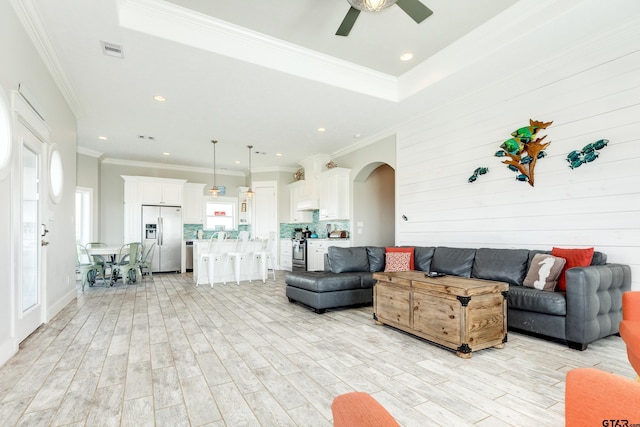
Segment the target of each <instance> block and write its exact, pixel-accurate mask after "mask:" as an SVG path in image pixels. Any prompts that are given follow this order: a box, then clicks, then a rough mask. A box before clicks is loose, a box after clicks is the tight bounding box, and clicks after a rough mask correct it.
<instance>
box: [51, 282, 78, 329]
mask: <svg viewBox="0 0 640 427" xmlns="http://www.w3.org/2000/svg"><path fill="white" fill-rule="evenodd" d="M76 292H77V291H76V287H75V286H73V287H72V288H71V289H69V292H67V293H66V294H64V295H63V296H62V297H61V298H60V299H58V301H56V302H54V303H53V304H51V306H50V307H48V308H47V318H46V319H45V323H49V321H50V320H51V319H53V318H54V316H55V315H56V314H58V313H60V311H62V309H63V308H65V307H66V306H67V305H68V304H69V303H70V302H71V301H73V300H74V299H76V296H77V295H76Z"/></svg>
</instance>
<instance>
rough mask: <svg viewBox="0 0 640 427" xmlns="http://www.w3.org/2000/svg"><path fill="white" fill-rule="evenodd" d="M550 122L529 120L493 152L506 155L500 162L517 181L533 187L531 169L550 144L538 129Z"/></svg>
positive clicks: (546, 126)
mask: <svg viewBox="0 0 640 427" xmlns="http://www.w3.org/2000/svg"><path fill="white" fill-rule="evenodd" d="M552 123H553V122H539V121H536V120H529V126H525V127H521V128H520V129H517V130H514V131H513V132H511V136H512V138H509V139H507V140H506V141H505V142H503V143H502V144H501V145H500V148H502V150H499V151H496V153H495V154H494V155H495V157H507V159H505V160H503V161H502V163H504V164H505V165H507V167H508V168H509V170H511V171H513V172H516V173H517V174H518V175H517V176H516V180H517V181H521V182H527V183H529V185H530V186H532V187H533V183H534V179H533V170H534V169H535V167H536V162H537V161H538V159H542V158H544V157H546V155H547V153H546V152H545V151H544V149H545V148H547V147H548V146H549V144H551V142H545V143H543V142H542V140H543V139H545V138H546V137H547V136H546V135H545V136H543V137H541V138H538V136H537V135H538V131H540V130H541V129H546V128H548V127H549V126H551V124H552ZM594 149H595V143H594ZM474 181H475V180H474ZM469 182H473V181H471V178H469Z"/></svg>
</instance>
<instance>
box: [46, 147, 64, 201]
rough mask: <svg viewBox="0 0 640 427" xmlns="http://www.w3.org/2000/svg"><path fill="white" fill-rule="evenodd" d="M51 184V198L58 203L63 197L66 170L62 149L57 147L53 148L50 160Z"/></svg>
mask: <svg viewBox="0 0 640 427" xmlns="http://www.w3.org/2000/svg"><path fill="white" fill-rule="evenodd" d="M49 181H50V182H49V184H50V187H51V199H52V200H53V201H54V203H58V202H59V201H60V199H62V189H63V187H64V170H63V168H62V157H61V156H60V151H58V150H57V149H56V148H55V147H54V148H52V149H51V159H50V161H49Z"/></svg>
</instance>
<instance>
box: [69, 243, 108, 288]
mask: <svg viewBox="0 0 640 427" xmlns="http://www.w3.org/2000/svg"><path fill="white" fill-rule="evenodd" d="M76 271H77V272H78V273H79V274H80V277H81V278H82V292H84V287H85V285H86V284H87V282H89V286H93V284H94V283H95V281H96V277H97V276H98V274H99V275H101V276H102V281H103V282H105V285H106V281H105V279H104V266H102V265H100V264H98V263H96V262H95V261H94V259H93V258H92V257H91V256H90V255H89V252H88V251H87V248H86V247H84V246H82V245H80V244H76Z"/></svg>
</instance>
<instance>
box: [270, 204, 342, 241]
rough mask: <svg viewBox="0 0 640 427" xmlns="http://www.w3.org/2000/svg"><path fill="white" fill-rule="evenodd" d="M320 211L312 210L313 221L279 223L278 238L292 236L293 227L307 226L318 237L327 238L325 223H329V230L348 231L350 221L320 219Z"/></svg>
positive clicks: (304, 227)
mask: <svg viewBox="0 0 640 427" xmlns="http://www.w3.org/2000/svg"><path fill="white" fill-rule="evenodd" d="M319 212H320V211H317V210H316V211H313V222H304V223H287V222H282V223H280V238H281V239H290V238H292V237H293V233H294V229H296V228H302V229H303V230H304V229H306V228H307V227H309V231H311V232H312V233H313V232H315V233H316V234H317V235H318V238H319V239H326V238H327V224H330V225H331V230H345V231H349V227H350V226H351V221H349V220H345V221H320V219H319V217H320V213H319Z"/></svg>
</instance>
